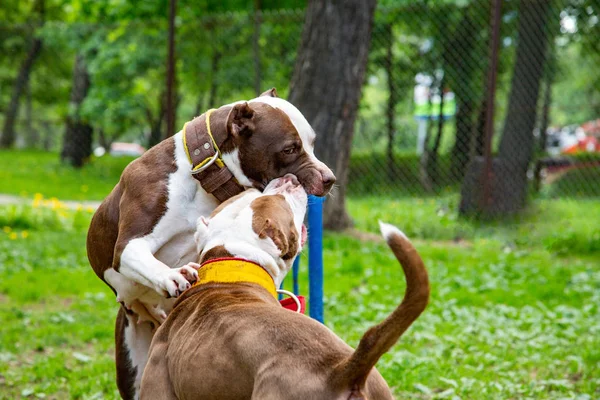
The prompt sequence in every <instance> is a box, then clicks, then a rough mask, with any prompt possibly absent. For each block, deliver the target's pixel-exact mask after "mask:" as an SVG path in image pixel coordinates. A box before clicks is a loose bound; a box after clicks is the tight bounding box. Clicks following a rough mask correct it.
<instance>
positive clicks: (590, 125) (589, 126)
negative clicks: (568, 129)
mask: <svg viewBox="0 0 600 400" xmlns="http://www.w3.org/2000/svg"><path fill="white" fill-rule="evenodd" d="M581 129H583V132H584V133H585V134H586V135H588V136H590V135H591V136H599V137H600V119H596V120H593V121H588V122H585V123H583V124H581Z"/></svg>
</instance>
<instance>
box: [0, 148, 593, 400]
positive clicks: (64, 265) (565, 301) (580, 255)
mask: <svg viewBox="0 0 600 400" xmlns="http://www.w3.org/2000/svg"><path fill="white" fill-rule="evenodd" d="M0 157H2V161H3V164H2V168H3V169H1V170H0V193H12V194H17V195H23V196H25V197H26V199H27V202H26V204H22V205H18V206H0V276H1V277H2V278H1V279H0V326H1V328H0V332H1V334H0V399H19V398H47V399H66V398H73V399H114V398H118V393H117V390H116V386H115V379H114V361H113V350H114V343H113V333H114V330H113V324H114V317H115V314H116V311H117V304H116V303H115V299H114V295H113V294H112V292H111V291H110V290H109V289H108V288H107V287H106V286H105V285H104V283H102V282H101V281H100V280H99V279H98V278H97V277H96V276H95V275H94V273H93V272H92V270H91V268H90V267H89V265H88V263H87V258H86V255H85V234H86V229H87V226H88V224H89V220H90V218H91V215H92V210H91V209H89V208H87V207H78V208H76V209H68V208H66V207H65V205H64V204H63V203H61V202H60V201H58V200H56V199H50V197H58V198H60V199H63V200H66V199H73V200H98V199H101V198H103V197H104V196H105V195H106V194H107V193H108V192H109V191H110V189H111V188H112V186H113V185H114V183H115V182H116V180H117V179H118V176H119V173H120V171H121V170H122V168H123V167H124V165H126V164H127V162H129V160H128V159H114V158H101V159H98V160H96V161H95V162H94V164H93V165H92V166H88V167H86V168H84V169H83V170H82V171H76V170H73V169H71V168H68V167H64V166H61V165H60V164H59V163H58V161H57V157H56V155H54V154H46V153H37V152H4V153H2V152H0ZM5 160H8V161H10V162H9V163H8V164H5V163H4V161H5ZM6 165H10V166H11V167H10V168H7V167H6ZM32 165H34V167H33V169H34V171H31V169H32V167H31V166H32ZM32 176H33V177H34V178H32ZM457 201H458V197H457V195H456V194H454V193H451V192H450V193H445V194H442V195H439V196H436V197H428V198H414V197H391V196H388V197H351V198H350V199H349V202H348V208H349V211H350V213H351V215H353V217H354V218H355V223H356V226H355V229H354V230H351V231H348V232H346V233H344V234H327V235H326V237H325V241H324V258H325V267H326V268H325V307H326V310H325V318H326V324H327V325H328V326H329V327H330V328H332V329H333V330H334V331H335V332H337V333H338V334H339V335H340V336H341V337H342V338H344V339H345V340H346V341H348V343H350V344H351V345H356V344H357V343H358V340H359V339H360V337H361V335H362V334H363V333H364V332H365V330H366V329H367V328H368V327H369V326H371V325H373V324H375V323H377V322H379V321H381V320H382V319H383V318H385V317H386V316H387V315H388V314H389V313H390V312H391V311H392V309H393V308H394V307H395V306H396V304H397V303H398V302H399V301H400V299H401V297H402V295H403V290H404V281H403V275H402V272H401V269H400V267H399V266H398V264H397V262H396V261H395V260H394V258H393V256H392V255H391V252H390V251H389V250H388V249H387V247H386V246H385V244H384V243H383V242H382V241H381V240H380V239H379V238H378V236H377V235H375V233H377V220H378V219H381V220H385V221H387V222H390V223H393V224H396V225H398V226H399V227H400V228H401V229H403V230H404V231H405V232H406V233H407V234H408V235H409V237H411V238H413V239H414V241H415V244H416V246H417V248H418V250H419V251H420V253H421V254H422V256H423V258H424V260H425V262H426V265H427V267H428V270H429V274H430V279H431V285H432V296H431V301H430V305H429V307H428V309H427V310H426V311H425V313H424V314H423V315H422V317H421V318H419V319H418V320H417V321H416V323H415V324H414V325H413V327H411V328H410V329H409V330H408V332H407V333H406V334H405V336H404V337H403V338H402V339H401V340H400V342H399V343H398V344H397V345H396V346H395V347H394V348H393V349H392V350H391V351H390V352H389V353H388V354H386V355H385V356H384V357H383V358H382V360H380V362H379V364H378V368H379V370H380V371H381V372H382V374H383V375H384V377H385V378H386V379H387V381H388V382H389V383H390V385H391V386H392V387H393V390H394V392H395V393H396V394H397V396H398V398H414V399H439V398H448V399H526V398H527V399H593V398H600V269H599V266H600V224H598V217H597V216H598V215H600V202H599V201H598V200H593V199H589V198H588V199H586V198H580V199H578V200H568V199H560V200H547V199H542V200H538V201H535V202H534V203H533V204H532V206H531V207H530V208H529V210H528V211H527V212H526V213H524V214H523V215H521V216H520V217H519V218H515V219H514V220H511V221H507V222H504V223H499V222H495V223H488V224H482V223H479V222H477V221H468V220H462V219H459V218H458V217H457V215H456V212H455V210H456V204H457ZM305 258H306V257H305V256H303V259H304V261H303V263H302V270H301V278H300V279H301V291H302V292H303V293H306V288H307V283H308V282H307V278H306V262H305ZM289 281H290V280H289V279H288V281H287V282H286V283H287V284H288V286H289V285H290V282H289Z"/></svg>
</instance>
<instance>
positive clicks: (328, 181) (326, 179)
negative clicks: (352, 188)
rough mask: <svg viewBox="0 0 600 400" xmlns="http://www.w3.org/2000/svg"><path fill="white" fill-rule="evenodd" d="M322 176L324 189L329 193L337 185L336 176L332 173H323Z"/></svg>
mask: <svg viewBox="0 0 600 400" xmlns="http://www.w3.org/2000/svg"><path fill="white" fill-rule="evenodd" d="M321 176H322V180H323V188H324V189H325V192H328V191H329V189H331V187H332V186H333V184H334V183H335V180H336V178H335V175H334V174H333V172H331V171H325V172H321Z"/></svg>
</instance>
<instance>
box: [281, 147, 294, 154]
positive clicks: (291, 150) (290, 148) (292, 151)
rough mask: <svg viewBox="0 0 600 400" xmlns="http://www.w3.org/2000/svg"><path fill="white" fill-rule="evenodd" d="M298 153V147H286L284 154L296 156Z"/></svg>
mask: <svg viewBox="0 0 600 400" xmlns="http://www.w3.org/2000/svg"><path fill="white" fill-rule="evenodd" d="M295 152H296V147H286V148H285V149H283V154H294V153H295Z"/></svg>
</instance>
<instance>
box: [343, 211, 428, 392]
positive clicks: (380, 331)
mask: <svg viewBox="0 0 600 400" xmlns="http://www.w3.org/2000/svg"><path fill="white" fill-rule="evenodd" d="M379 226H380V229H381V234H382V235H383V237H384V239H385V240H386V241H387V244H388V246H390V248H391V249H392V252H393V253H394V255H395V256H396V259H398V261H399V262H400V264H401V265H402V269H403V270H404V276H405V278H406V292H405V293H404V298H403V299H402V302H401V303H400V305H399V306H398V307H397V308H396V309H395V310H394V312H392V314H390V315H389V316H388V317H387V318H386V319H385V320H384V321H383V322H381V323H380V324H379V325H376V326H374V327H372V328H370V329H369V330H368V331H367V332H366V333H365V334H364V335H363V337H362V338H361V339H360V343H359V344H358V347H357V348H356V351H355V352H354V353H353V354H352V356H350V357H349V358H348V359H346V360H345V361H343V362H342V363H340V364H339V365H338V366H337V367H336V370H335V373H334V376H332V378H333V380H334V381H335V382H336V383H337V384H338V385H337V386H338V387H340V388H348V387H349V388H351V389H352V390H356V389H359V388H361V387H363V386H364V384H365V382H366V379H367V377H368V375H369V372H370V371H371V369H372V368H373V367H374V366H375V363H377V361H378V360H379V358H380V357H381V356H382V355H383V354H384V353H385V352H387V351H388V350H389V349H390V348H391V347H392V346H393V345H394V344H395V343H396V342H397V341H398V339H399V338H400V336H402V334H403V333H404V332H405V331H406V330H407V329H408V327H409V326H410V325H411V324H412V323H413V322H414V321H415V320H416V319H417V317H419V315H420V314H421V313H422V312H423V310H425V307H427V302H428V300H429V278H428V276H427V270H426V269H425V265H424V264H423V260H421V257H420V256H419V254H418V253H417V251H416V250H415V248H414V247H413V245H412V243H411V242H410V241H409V240H408V238H407V237H406V235H405V234H404V233H402V232H401V231H400V230H399V229H398V228H396V227H395V226H392V225H389V224H386V223H383V222H379Z"/></svg>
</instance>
